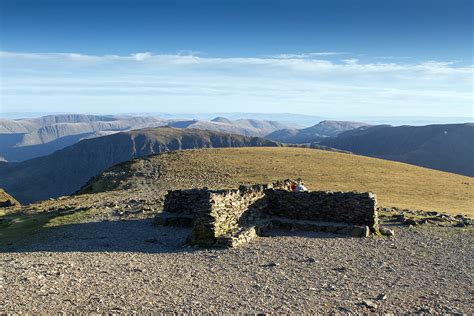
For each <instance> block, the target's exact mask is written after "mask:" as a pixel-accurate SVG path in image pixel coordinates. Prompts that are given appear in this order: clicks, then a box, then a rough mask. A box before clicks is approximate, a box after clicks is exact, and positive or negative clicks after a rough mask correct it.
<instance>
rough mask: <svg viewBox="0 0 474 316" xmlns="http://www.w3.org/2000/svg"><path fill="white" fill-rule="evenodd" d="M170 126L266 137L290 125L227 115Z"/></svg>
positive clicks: (173, 123) (174, 123)
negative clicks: (233, 118)
mask: <svg viewBox="0 0 474 316" xmlns="http://www.w3.org/2000/svg"><path fill="white" fill-rule="evenodd" d="M168 126H171V127H177V128H195V129H205V130H209V131H216V132H223V133H232V134H240V135H244V136H258V137H264V136H266V135H268V134H270V133H272V132H274V131H277V130H281V129H285V128H288V127H289V126H290V125H288V124H283V123H280V122H275V121H260V120H254V119H240V120H235V121H231V120H229V119H227V118H225V117H216V118H214V119H212V120H210V121H198V120H190V121H176V122H170V123H168Z"/></svg>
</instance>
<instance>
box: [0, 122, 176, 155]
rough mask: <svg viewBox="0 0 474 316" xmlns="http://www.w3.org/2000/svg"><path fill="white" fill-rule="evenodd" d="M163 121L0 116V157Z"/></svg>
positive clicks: (36, 151)
mask: <svg viewBox="0 0 474 316" xmlns="http://www.w3.org/2000/svg"><path fill="white" fill-rule="evenodd" d="M166 123H167V122H166V121H164V120H161V119H158V118H154V117H132V116H107V115H105V116H97V115H79V114H63V115H51V116H43V117H40V118H32V119H21V120H4V119H0V157H3V158H4V159H3V160H6V161H24V160H28V159H32V158H35V157H39V156H44V155H48V154H50V153H52V152H54V151H56V150H58V149H61V148H64V147H67V146H69V145H72V144H74V143H76V142H78V141H79V140H81V139H84V138H91V137H97V136H103V135H104V134H110V133H114V132H119V131H123V130H130V129H137V128H144V127H158V126H163V125H164V124H166Z"/></svg>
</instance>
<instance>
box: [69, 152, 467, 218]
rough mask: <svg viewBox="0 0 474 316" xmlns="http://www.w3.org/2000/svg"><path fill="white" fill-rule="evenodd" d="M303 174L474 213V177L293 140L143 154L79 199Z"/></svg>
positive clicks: (394, 199)
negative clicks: (292, 145) (267, 145)
mask: <svg viewBox="0 0 474 316" xmlns="http://www.w3.org/2000/svg"><path fill="white" fill-rule="evenodd" d="M298 177H301V178H303V180H304V181H305V185H306V186H307V187H308V188H309V189H310V190H332V191H372V192H375V193H376V194H377V197H378V201H379V205H380V206H385V207H399V208H409V209H421V210H425V211H441V212H448V213H451V214H459V213H465V214H470V215H474V209H473V208H472V201H473V200H474V179H473V178H471V177H466V176H461V175H456V174H452V173H446V172H441V171H436V170H431V169H426V168H421V167H417V166H413V165H409V164H404V163H399V162H393V161H388V160H383V159H377V158H370V157H364V156H357V155H349V154H343V153H336V152H330V151H321V150H316V149H306V148H288V147H280V148H222V149H201V150H190V151H177V152H169V153H164V154H160V155H153V156H148V157H145V158H137V159H134V160H132V161H128V162H124V163H121V164H119V165H116V166H113V167H111V168H109V169H108V170H107V171H105V172H103V173H102V174H100V175H98V176H97V177H95V178H94V179H92V180H91V181H89V182H88V184H87V185H85V186H84V187H83V188H82V189H81V191H80V192H79V193H80V194H82V195H80V196H77V197H74V199H79V198H80V197H81V196H82V198H83V199H86V200H87V199H95V200H97V199H98V197H100V200H107V199H114V200H116V199H117V197H121V198H122V199H126V200H128V199H133V200H143V201H151V202H150V203H151V204H153V205H154V204H156V199H157V198H158V197H159V196H164V195H165V194H166V192H167V190H170V189H182V188H202V187H209V188H215V189H218V188H232V187H238V185H239V184H254V183H268V182H271V181H274V180H277V179H286V178H298ZM95 196H97V197H95Z"/></svg>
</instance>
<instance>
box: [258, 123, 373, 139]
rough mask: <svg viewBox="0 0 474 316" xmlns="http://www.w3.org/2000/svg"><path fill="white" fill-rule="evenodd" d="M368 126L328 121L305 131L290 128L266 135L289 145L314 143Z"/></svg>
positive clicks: (304, 129)
mask: <svg viewBox="0 0 474 316" xmlns="http://www.w3.org/2000/svg"><path fill="white" fill-rule="evenodd" d="M366 126H369V125H368V124H366V123H360V122H346V121H328V120H326V121H321V122H319V123H318V124H316V125H314V126H311V127H307V128H303V129H296V128H290V129H282V130H277V131H275V132H272V133H270V134H268V135H266V136H265V138H267V139H270V140H274V141H278V142H282V143H288V144H304V143H314V142H318V141H320V140H322V139H324V138H326V137H334V136H337V135H339V134H340V133H342V132H345V131H349V130H353V129H356V128H359V127H366Z"/></svg>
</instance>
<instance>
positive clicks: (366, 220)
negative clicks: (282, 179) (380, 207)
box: [265, 190, 378, 233]
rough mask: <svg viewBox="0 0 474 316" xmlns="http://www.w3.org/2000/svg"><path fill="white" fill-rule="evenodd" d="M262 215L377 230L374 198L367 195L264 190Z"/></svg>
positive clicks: (363, 193) (370, 194)
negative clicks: (265, 200) (264, 208)
mask: <svg viewBox="0 0 474 316" xmlns="http://www.w3.org/2000/svg"><path fill="white" fill-rule="evenodd" d="M266 196H267V198H268V208H267V209H266V210H265V213H266V215H269V216H278V217H284V218H291V219H295V220H312V221H329V222H337V223H350V224H353V225H365V226H368V227H369V228H370V230H371V231H372V232H373V233H375V232H376V231H377V230H378V218H377V210H376V209H377V205H376V198H375V194H373V193H371V192H362V193H359V192H325V191H314V192H288V191H284V190H268V191H267V192H266Z"/></svg>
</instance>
